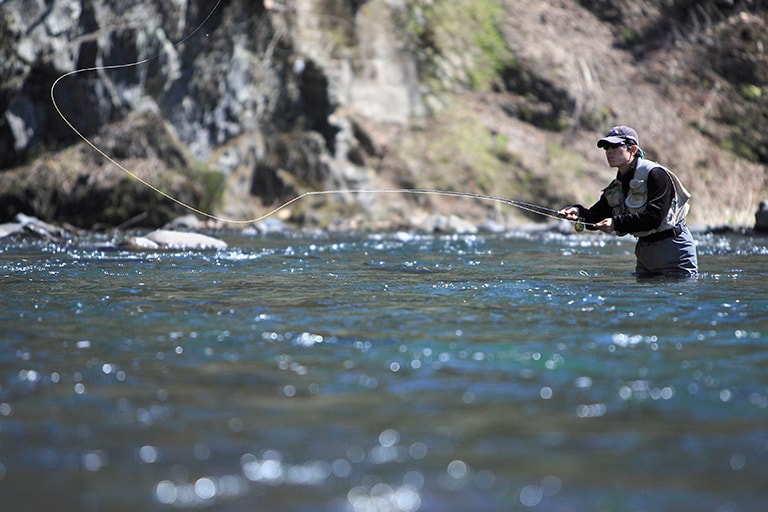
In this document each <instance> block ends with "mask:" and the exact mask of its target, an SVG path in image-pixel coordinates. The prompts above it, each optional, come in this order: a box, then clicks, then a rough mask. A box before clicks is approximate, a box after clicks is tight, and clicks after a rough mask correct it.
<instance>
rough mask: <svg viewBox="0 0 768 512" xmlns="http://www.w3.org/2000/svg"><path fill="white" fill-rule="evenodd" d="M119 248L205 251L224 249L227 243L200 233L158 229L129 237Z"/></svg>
mask: <svg viewBox="0 0 768 512" xmlns="http://www.w3.org/2000/svg"><path fill="white" fill-rule="evenodd" d="M120 245H121V247H124V248H129V249H136V250H155V249H174V250H190V249H197V250H207V249H225V248H226V247H227V243H226V242H224V241H223V240H220V239H218V238H213V237H210V236H208V235H203V234H202V233H187V232H183V231H172V230H170V229H158V230H156V231H152V232H151V233H148V234H146V235H144V236H137V237H129V238H127V239H126V240H125V241H124V242H123V243H121V244H120Z"/></svg>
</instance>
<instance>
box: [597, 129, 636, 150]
mask: <svg viewBox="0 0 768 512" xmlns="http://www.w3.org/2000/svg"><path fill="white" fill-rule="evenodd" d="M627 143H629V144H631V145H634V146H639V145H640V144H639V141H638V138H637V132H636V131H635V130H634V128H630V127H629V126H614V127H613V128H611V130H610V131H609V132H608V133H606V134H605V137H603V138H602V139H600V140H599V141H597V147H599V148H605V147H606V146H611V145H614V144H627Z"/></svg>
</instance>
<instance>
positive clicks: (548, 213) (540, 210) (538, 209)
mask: <svg viewBox="0 0 768 512" xmlns="http://www.w3.org/2000/svg"><path fill="white" fill-rule="evenodd" d="M221 1H222V0H217V2H216V4H215V5H214V6H213V8H212V9H211V11H210V12H209V13H208V15H207V16H206V17H205V19H204V20H203V21H202V22H201V23H200V24H199V25H198V26H197V27H196V28H195V29H194V30H193V31H192V32H190V33H189V34H187V35H186V36H185V37H184V38H183V39H181V40H180V41H178V42H176V43H174V44H173V47H174V48H175V47H177V46H179V45H181V44H183V43H184V42H186V41H187V40H188V39H190V38H191V37H193V36H194V35H195V34H196V33H197V32H198V31H200V29H201V28H202V27H203V25H205V24H206V23H207V22H208V20H209V19H210V18H211V16H213V13H214V12H215V11H216V9H218V7H219V5H220V4H221ZM160 55H161V54H160V53H158V54H156V55H153V56H151V57H147V58H146V59H142V60H139V61H136V62H131V63H127V64H114V65H109V66H94V67H90V68H83V69H76V70H73V71H70V72H68V73H65V74H63V75H61V76H60V77H58V78H57V79H56V80H55V81H54V82H53V85H51V90H50V94H51V102H52V103H53V107H54V109H56V112H57V113H58V114H59V116H60V117H61V119H62V120H63V121H64V122H65V123H66V124H67V126H68V127H69V128H70V129H71V130H72V131H73V132H74V133H75V134H76V135H77V136H78V137H80V139H82V140H83V142H85V143H86V144H88V145H89V146H90V147H91V148H92V149H93V150H94V151H96V152H97V153H98V154H100V155H101V156H102V157H104V158H105V159H106V160H107V161H109V162H110V163H112V164H113V165H115V166H116V167H117V168H118V169H120V170H121V171H122V172H124V173H125V174H127V175H128V176H130V177H131V178H133V179H134V180H136V181H138V182H139V183H141V184H142V185H144V186H145V187H147V188H149V189H150V190H152V191H154V192H156V193H157V194H159V195H161V196H163V197H165V198H166V199H168V200H170V201H172V202H174V203H176V204H177V205H179V206H181V207H182V208H184V209H186V210H189V211H191V212H193V213H196V214H198V215H200V216H202V217H205V218H208V219H212V220H215V221H219V222H224V223H228V224H253V223H256V222H259V221H262V220H264V219H266V218H268V217H271V216H272V215H274V214H276V213H277V212H279V211H281V210H283V209H285V208H287V207H288V206H290V205H292V204H293V203H296V202H298V201H300V200H302V199H304V198H306V197H310V196H321V195H342V194H413V195H432V196H450V197H463V198H469V199H478V200H483V201H491V202H495V203H500V204H505V205H508V206H513V207H515V208H518V209H520V210H524V211H527V212H530V213H534V214H537V215H541V216H543V217H549V218H552V219H558V220H565V221H567V222H571V223H573V224H574V226H575V228H576V230H577V231H583V229H584V227H585V226H587V225H590V224H586V223H584V222H582V221H580V220H577V221H574V220H570V219H565V218H563V217H562V216H561V215H560V214H559V212H558V211H557V210H553V209H551V208H547V207H544V206H539V205H536V204H531V203H526V202H523V201H516V200H514V199H505V198H502V197H494V196H490V195H485V194H476V193H473V192H456V191H451V190H433V189H417V188H377V189H336V190H315V191H309V192H304V193H303V194H300V195H298V196H296V197H294V198H293V199H290V200H288V201H286V202H285V203H283V204H281V205H279V206H277V207H276V208H274V209H272V210H270V211H268V212H267V213H265V214H263V215H260V216H258V217H255V218H252V219H230V218H226V217H221V216H218V215H214V214H212V213H209V212H206V211H203V210H200V209H199V208H196V207H194V206H192V205H190V204H187V203H185V202H184V201H182V200H180V199H178V198H176V197H174V196H173V195H171V194H169V193H168V192H166V191H164V190H162V189H160V188H158V187H156V186H155V185H153V184H152V183H150V182H149V181H147V180H145V179H143V178H142V177H140V176H138V175H137V174H136V173H134V172H133V171H131V170H130V169H128V168H126V167H125V166H124V165H122V164H121V163H120V162H118V161H117V160H115V159H114V158H113V157H111V156H110V155H108V154H107V153H106V152H105V151H104V150H102V149H101V148H100V147H99V146H97V145H96V144H95V143H94V142H93V141H91V140H90V139H89V138H88V137H86V136H85V135H83V133H81V132H80V130H78V129H77V128H76V127H75V126H74V125H73V124H72V122H71V121H70V120H69V119H67V117H66V116H65V115H64V113H63V112H62V111H61V108H59V104H58V103H57V102H56V95H55V92H56V86H58V84H59V82H61V81H62V80H64V79H65V78H68V77H70V76H74V75H77V74H79V73H85V72H89V71H107V70H114V69H125V68H130V67H137V66H140V65H142V64H146V63H148V62H150V61H152V60H155V59H157V58H159V57H160Z"/></svg>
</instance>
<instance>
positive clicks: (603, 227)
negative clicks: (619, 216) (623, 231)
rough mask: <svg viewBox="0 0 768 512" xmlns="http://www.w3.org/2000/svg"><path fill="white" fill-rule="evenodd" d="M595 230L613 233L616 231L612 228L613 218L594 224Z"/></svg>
mask: <svg viewBox="0 0 768 512" xmlns="http://www.w3.org/2000/svg"><path fill="white" fill-rule="evenodd" d="M595 228H597V229H599V230H600V231H602V232H603V233H613V232H614V231H616V229H615V228H614V226H613V217H608V218H607V219H603V220H601V221H600V222H598V223H597V224H595Z"/></svg>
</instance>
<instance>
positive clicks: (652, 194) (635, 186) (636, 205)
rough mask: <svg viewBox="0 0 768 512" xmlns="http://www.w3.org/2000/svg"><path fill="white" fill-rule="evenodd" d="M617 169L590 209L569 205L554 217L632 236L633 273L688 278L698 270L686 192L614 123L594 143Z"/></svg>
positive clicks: (627, 129)
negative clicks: (634, 238) (557, 216)
mask: <svg viewBox="0 0 768 512" xmlns="http://www.w3.org/2000/svg"><path fill="white" fill-rule="evenodd" d="M597 147H598V148H601V149H604V150H605V157H606V159H607V160H608V165H609V166H611V167H616V168H617V169H618V173H617V174H616V179H614V180H613V181H612V182H611V183H610V184H609V185H608V186H607V187H606V188H604V189H603V191H602V195H601V196H600V199H599V200H598V201H597V202H596V203H595V204H594V205H592V206H591V207H590V208H585V207H584V206H582V205H575V206H568V207H566V208H563V209H562V210H560V212H559V215H560V216H561V217H564V218H566V219H568V220H573V221H582V222H584V223H585V224H587V226H588V229H593V230H600V231H602V232H604V233H615V234H617V235H619V236H622V235H625V234H627V233H629V234H632V235H634V236H636V237H637V245H636V246H635V256H636V257H637V265H636V267H635V274H636V275H637V276H638V277H652V276H668V277H691V276H695V275H696V274H697V272H698V263H697V259H696V245H695V243H694V241H693V237H692V236H691V232H690V230H689V229H688V226H686V224H685V215H686V213H688V208H689V206H690V205H689V204H688V200H689V199H690V198H691V195H690V194H689V193H688V191H687V190H686V189H685V187H684V186H683V184H682V183H680V180H679V179H678V178H677V176H675V175H674V174H673V173H672V172H671V171H670V170H669V169H667V168H666V167H663V166H661V165H659V164H657V163H656V162H652V161H651V160H646V159H645V153H644V152H643V150H642V149H640V146H639V144H638V137H637V132H636V131H635V130H634V129H632V128H630V127H629V126H616V127H614V128H611V130H610V131H609V132H608V133H607V134H606V135H605V137H603V138H602V139H600V140H598V141H597Z"/></svg>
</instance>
